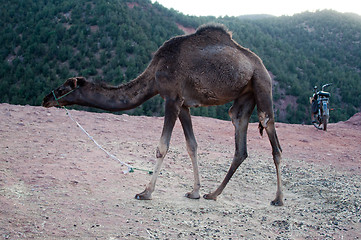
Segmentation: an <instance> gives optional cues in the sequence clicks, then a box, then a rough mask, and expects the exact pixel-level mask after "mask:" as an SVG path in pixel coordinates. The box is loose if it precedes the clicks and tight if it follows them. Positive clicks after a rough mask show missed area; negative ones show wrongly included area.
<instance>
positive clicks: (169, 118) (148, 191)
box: [135, 99, 181, 200]
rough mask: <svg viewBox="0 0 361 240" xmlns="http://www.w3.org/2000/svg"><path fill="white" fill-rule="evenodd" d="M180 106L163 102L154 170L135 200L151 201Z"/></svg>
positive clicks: (167, 101)
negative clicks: (161, 122) (161, 126)
mask: <svg viewBox="0 0 361 240" xmlns="http://www.w3.org/2000/svg"><path fill="white" fill-rule="evenodd" d="M180 106H181V101H179V100H171V99H168V100H166V102H165V115H164V124H163V131H162V136H161V138H160V141H159V145H158V147H157V152H156V157H157V163H156V165H155V169H154V172H153V175H152V178H151V180H150V182H149V183H148V185H147V186H146V188H145V190H144V191H143V192H141V193H139V194H136V195H135V198H136V199H138V200H150V199H152V193H153V191H154V188H155V184H156V181H157V178H158V175H159V172H160V169H161V167H162V163H163V159H164V157H165V155H166V154H167V152H168V149H169V142H170V138H171V136H172V131H173V128H174V125H175V122H176V120H177V117H178V115H179V111H180Z"/></svg>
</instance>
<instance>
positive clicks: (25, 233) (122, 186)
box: [0, 104, 361, 239]
mask: <svg viewBox="0 0 361 240" xmlns="http://www.w3.org/2000/svg"><path fill="white" fill-rule="evenodd" d="M71 113H72V115H73V116H74V117H75V118H76V119H77V120H78V121H79V122H80V123H81V124H82V125H83V126H84V128H85V129H87V130H88V131H89V133H90V134H91V135H92V136H93V137H94V138H95V139H96V140H97V141H98V142H99V143H101V144H102V145H103V146H104V147H105V148H106V149H107V150H109V151H111V152H112V153H113V154H114V155H116V156H118V157H119V158H120V159H122V160H123V161H125V162H128V163H130V164H133V165H135V166H138V167H143V168H146V169H153V166H154V163H155V154H154V152H155V151H154V150H155V147H156V146H157V143H158V138H159V136H160V133H161V127H162V121H163V119H162V118H156V117H133V116H128V115H113V114H97V113H88V112H81V111H71ZM193 122H194V129H195V133H196V138H197V140H198V144H199V151H198V153H199V162H200V173H201V183H202V188H201V191H202V194H203V193H207V192H209V191H211V190H213V189H214V188H215V187H216V186H217V185H218V184H219V183H220V181H221V180H222V179H223V177H224V175H225V173H226V171H227V169H228V167H229V165H230V162H231V159H232V156H233V148H234V143H233V126H232V125H231V123H230V122H227V121H220V120H215V119H210V118H202V117H194V118H193ZM277 131H278V135H279V138H280V142H281V145H282V147H283V152H284V154H283V164H282V166H283V167H282V173H283V183H284V191H285V198H286V200H285V206H284V207H273V206H270V201H271V200H272V199H273V198H274V195H275V190H276V184H275V183H276V180H275V170H274V165H273V162H272V157H271V148H270V144H269V143H268V140H267V138H266V137H263V138H261V137H260V136H259V134H258V130H257V124H251V125H250V127H249V130H248V150H249V151H248V152H249V155H250V156H249V158H248V159H247V160H246V161H245V162H244V164H243V165H242V166H241V168H240V169H239V170H238V171H237V173H236V174H235V176H234V177H233V179H232V180H231V182H230V183H229V185H228V186H227V188H226V189H225V191H224V193H223V194H222V195H221V196H220V197H219V198H218V200H217V201H207V200H204V199H200V200H190V199H187V198H185V197H183V195H184V193H186V192H187V191H189V190H190V189H191V186H192V184H193V182H192V181H193V177H192V171H191V163H190V160H189V159H188V156H187V153H186V150H185V146H184V145H185V144H184V137H183V135H182V130H181V127H180V124H179V123H177V125H176V128H175V131H174V134H173V137H172V142H171V148H170V151H169V154H168V155H167V157H166V159H165V163H164V166H163V171H162V174H161V176H160V177H159V179H158V183H157V188H156V191H155V192H154V194H153V200H151V201H138V200H135V199H134V195H135V194H136V193H139V192H141V191H142V190H143V189H144V186H145V184H146V183H147V182H148V181H149V179H150V176H149V175H148V174H147V173H143V172H139V171H136V172H134V173H130V174H123V173H122V171H123V170H126V168H125V167H123V166H121V165H120V164H119V163H118V162H116V161H114V160H112V159H110V158H109V157H106V155H105V154H104V153H103V152H102V151H100V150H99V149H97V148H96V147H95V145H94V144H93V143H92V142H91V141H90V140H89V139H87V137H86V136H85V135H84V133H83V132H81V131H80V129H79V128H77V127H76V125H75V123H74V122H72V121H71V120H70V119H69V118H68V117H67V116H66V115H65V112H64V110H62V109H55V108H52V109H45V108H42V107H32V106H14V105H9V104H0V239H95V238H97V239H176V238H180V239H207V238H208V239H242V238H244V239H267V238H270V239H360V238H361V231H360V229H361V216H360V215H361V211H360V206H361V179H360V173H361V147H360V143H361V141H360V139H361V115H358V116H355V117H354V118H353V119H351V120H350V121H349V122H347V123H337V124H330V125H329V130H328V132H323V131H317V130H316V129H314V128H313V127H312V126H302V125H287V124H277Z"/></svg>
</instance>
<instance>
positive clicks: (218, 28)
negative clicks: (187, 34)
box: [195, 24, 232, 38]
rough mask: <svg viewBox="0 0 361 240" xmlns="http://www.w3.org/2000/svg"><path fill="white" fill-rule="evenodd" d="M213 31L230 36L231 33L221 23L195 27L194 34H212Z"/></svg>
mask: <svg viewBox="0 0 361 240" xmlns="http://www.w3.org/2000/svg"><path fill="white" fill-rule="evenodd" d="M215 33H219V34H222V35H227V36H228V37H230V38H232V33H231V32H230V31H229V30H228V29H227V28H226V26H224V25H223V24H205V25H202V26H200V27H199V28H198V29H197V31H196V33H195V34H196V35H206V34H211V35H214V34H215Z"/></svg>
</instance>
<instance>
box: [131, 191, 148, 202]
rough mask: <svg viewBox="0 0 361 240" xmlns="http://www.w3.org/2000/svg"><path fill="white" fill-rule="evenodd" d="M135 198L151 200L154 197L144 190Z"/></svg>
mask: <svg viewBox="0 0 361 240" xmlns="http://www.w3.org/2000/svg"><path fill="white" fill-rule="evenodd" d="M135 199H138V200H151V199H152V197H151V194H149V193H147V192H146V191H144V192H141V193H139V194H136V195H135Z"/></svg>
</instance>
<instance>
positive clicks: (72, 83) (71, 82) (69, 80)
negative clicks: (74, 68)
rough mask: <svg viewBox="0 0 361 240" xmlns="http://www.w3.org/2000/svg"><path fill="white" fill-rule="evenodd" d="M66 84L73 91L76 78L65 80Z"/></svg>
mask: <svg viewBox="0 0 361 240" xmlns="http://www.w3.org/2000/svg"><path fill="white" fill-rule="evenodd" d="M67 83H68V84H69V86H70V87H71V88H72V89H74V88H76V87H77V79H76V78H69V79H68V80H67Z"/></svg>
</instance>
